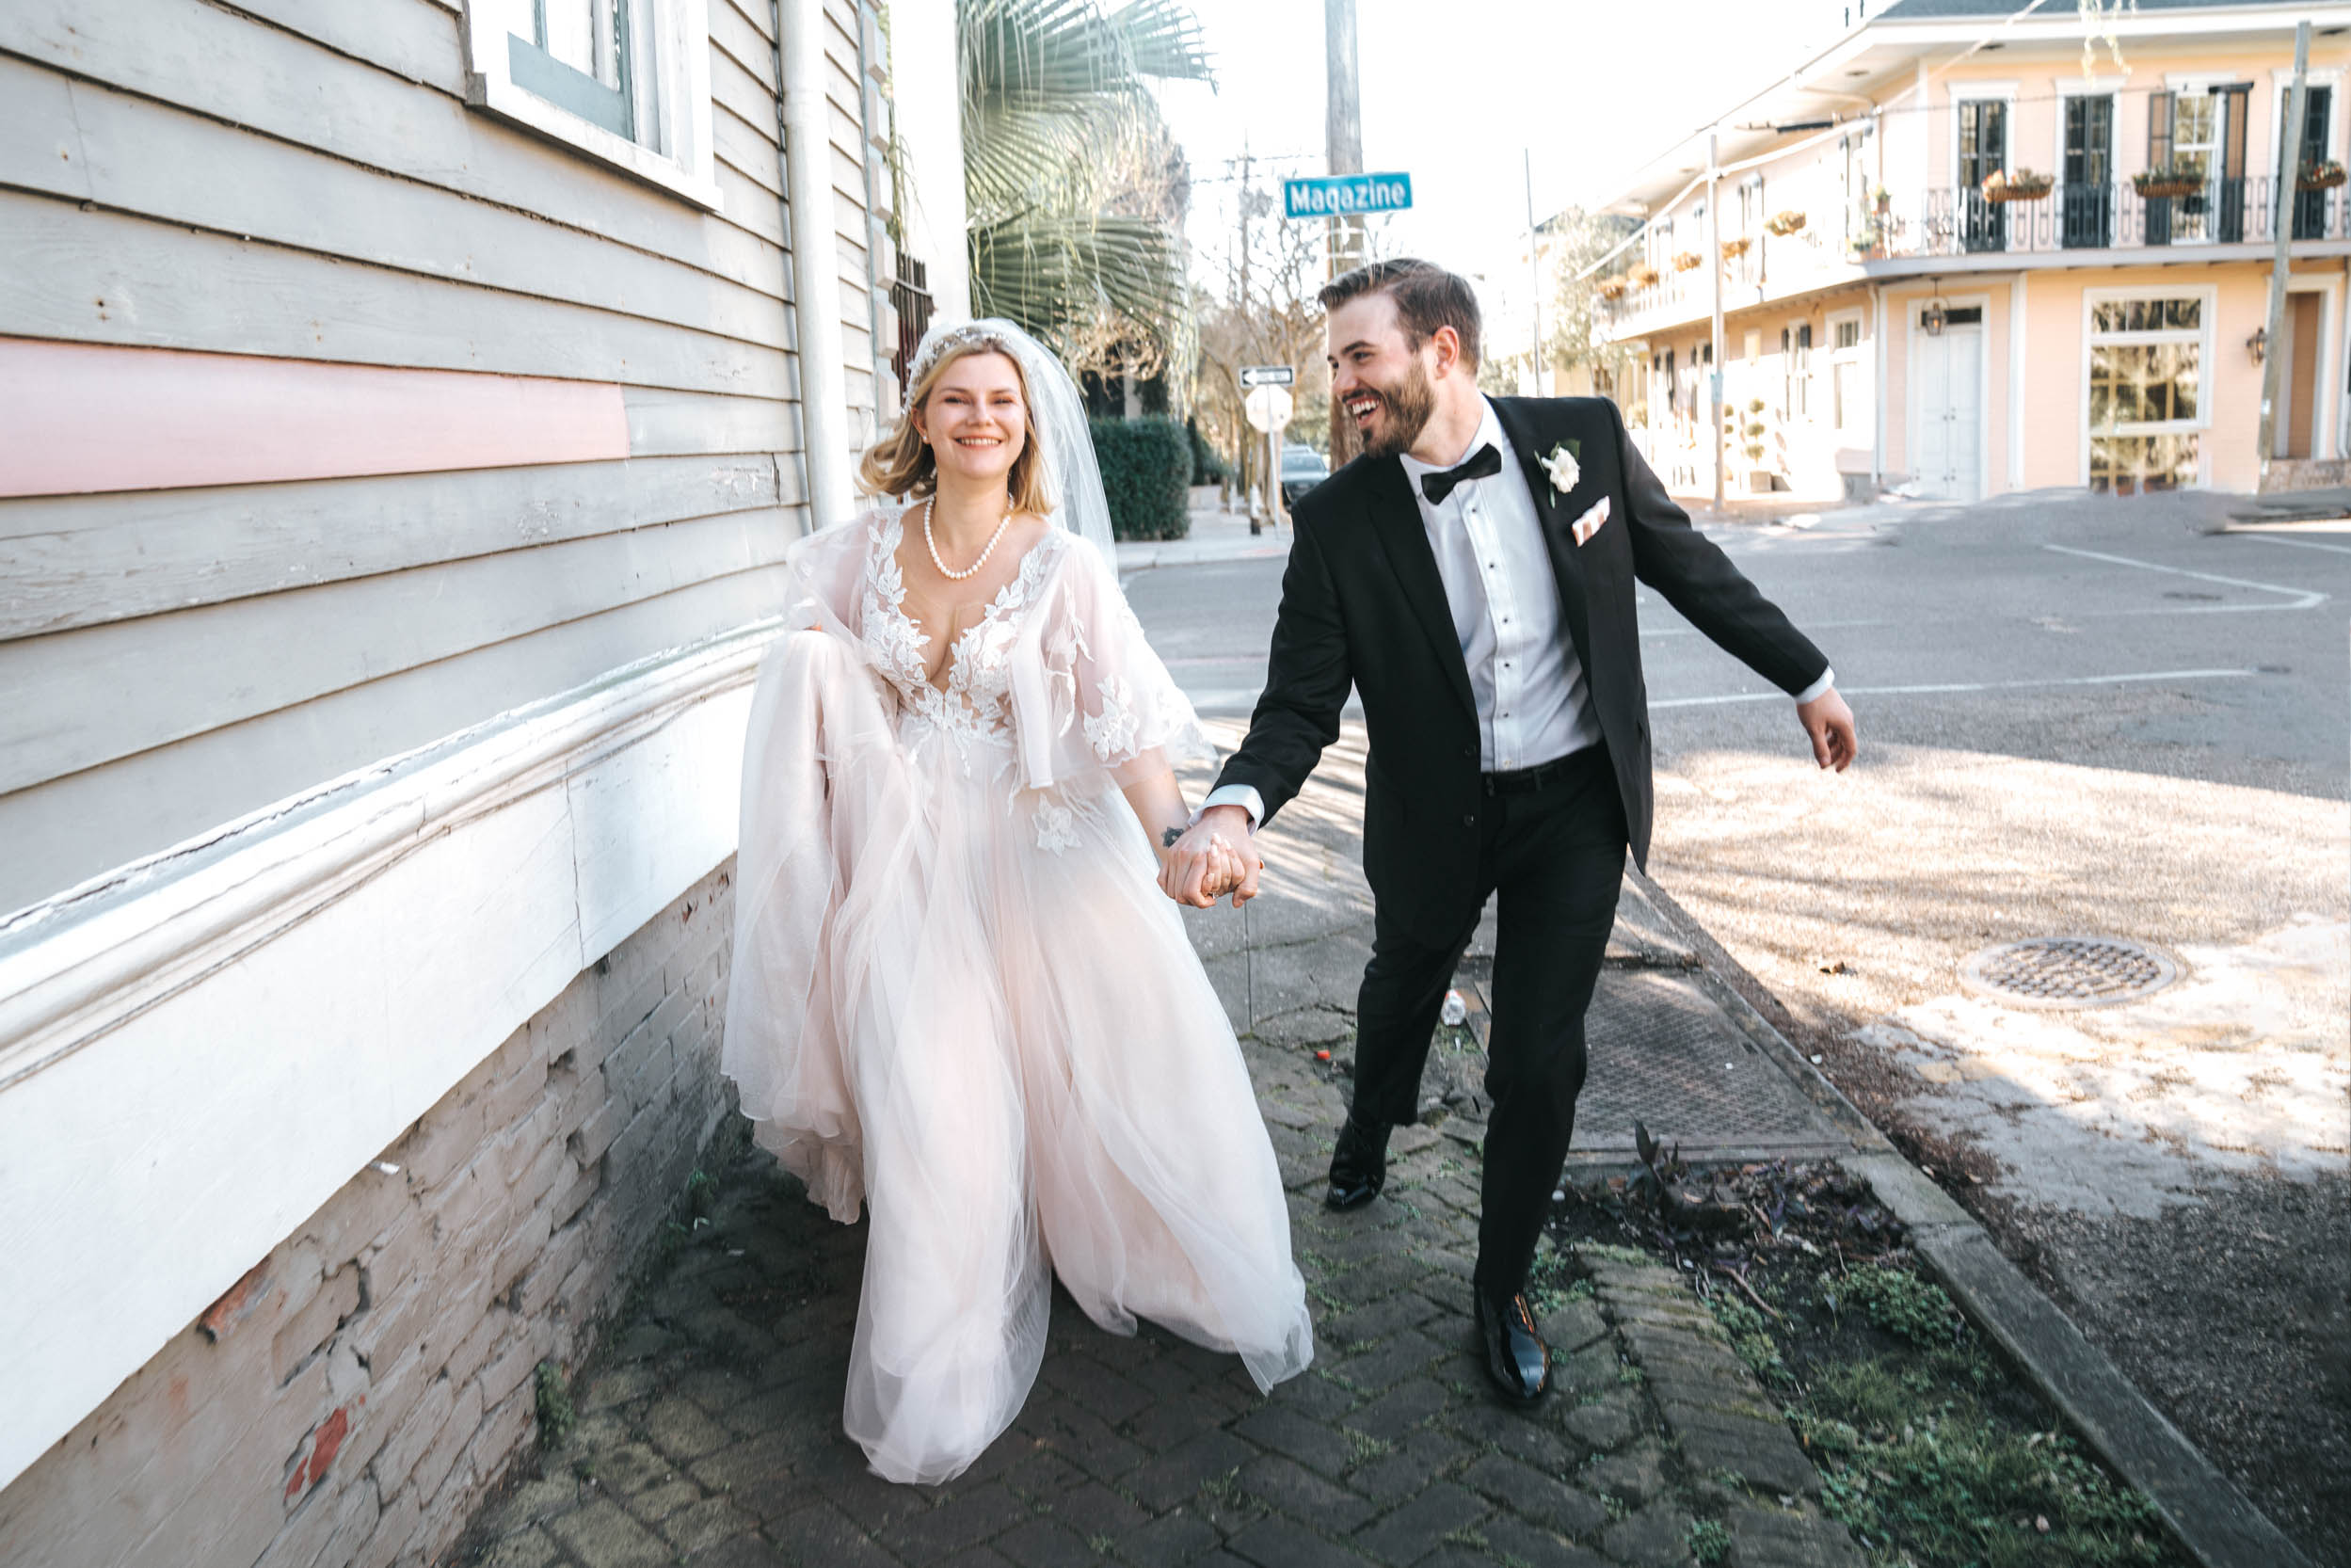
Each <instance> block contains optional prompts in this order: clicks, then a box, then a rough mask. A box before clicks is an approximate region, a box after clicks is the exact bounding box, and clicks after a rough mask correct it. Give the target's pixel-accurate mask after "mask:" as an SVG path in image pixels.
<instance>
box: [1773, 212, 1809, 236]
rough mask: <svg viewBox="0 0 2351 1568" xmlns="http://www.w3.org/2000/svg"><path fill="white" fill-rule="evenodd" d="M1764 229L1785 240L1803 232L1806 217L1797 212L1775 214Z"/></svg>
mask: <svg viewBox="0 0 2351 1568" xmlns="http://www.w3.org/2000/svg"><path fill="white" fill-rule="evenodd" d="M1764 228H1765V229H1766V230H1767V232H1770V233H1773V234H1777V235H1778V236H1779V237H1780V238H1782V239H1785V238H1787V237H1788V236H1789V235H1790V234H1799V233H1801V232H1803V231H1804V215H1803V214H1802V213H1797V212H1786V213H1774V214H1772V215H1771V221H1770V222H1768V223H1767V224H1765V225H1764Z"/></svg>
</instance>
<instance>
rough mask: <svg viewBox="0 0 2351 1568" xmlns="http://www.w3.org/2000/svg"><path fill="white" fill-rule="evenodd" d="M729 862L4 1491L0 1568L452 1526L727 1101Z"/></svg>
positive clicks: (377, 1550) (181, 1560)
mask: <svg viewBox="0 0 2351 1568" xmlns="http://www.w3.org/2000/svg"><path fill="white" fill-rule="evenodd" d="M732 873H733V863H732V862H731V861H729V862H728V864H727V865H726V866H723V867H721V868H720V869H719V870H718V871H716V872H712V874H711V875H709V876H708V877H705V878H704V879H703V880H702V881H701V882H700V883H699V884H698V885H696V887H695V888H692V889H691V890H689V891H688V892H687V893H686V894H685V895H684V896H683V897H682V898H680V899H679V900H678V902H677V903H675V904H671V905H670V906H669V907H668V908H667V909H665V910H664V911H663V912H662V913H661V914H660V915H658V916H656V917H655V918H654V919H653V920H650V921H648V923H647V924H646V925H645V926H644V927H643V928H642V929H640V930H639V931H637V932H636V933H635V934H634V935H633V936H630V937H629V939H628V940H627V941H625V942H623V943H621V944H620V946H619V947H617V948H616V949H615V950H614V951H613V952H612V953H611V954H610V955H609V956H608V957H606V958H604V959H603V960H601V961H600V962H599V963H598V964H597V965H595V966H594V967H593V968H590V969H588V970H586V971H584V972H583V973H582V974H581V975H580V976H579V977H578V978H577V979H576V980H574V981H573V982H572V984H570V985H569V986H568V987H567V988H566V989H565V991H564V993H563V994H562V995H561V996H559V997H557V998H556V999H555V1000H554V1001H552V1002H551V1003H550V1004H549V1005H548V1006H547V1007H546V1008H545V1009H543V1010H542V1011H541V1012H540V1013H539V1014H538V1016H536V1017H534V1018H532V1019H531V1020H530V1021H529V1022H528V1023H527V1024H525V1025H523V1027H521V1028H520V1029H518V1030H517V1031H515V1032H514V1034H513V1035H512V1036H511V1037H510V1038H509V1039H507V1040H506V1041H505V1043H504V1045H502V1046H500V1047H499V1048H498V1049H497V1050H496V1051H494V1052H492V1053H491V1054H490V1056H489V1058H488V1060H487V1061H485V1062H484V1063H482V1064H481V1065H480V1066H478V1067H477V1068H475V1069H474V1070H473V1072H472V1074H470V1075H469V1076H468V1077H467V1078H466V1080H465V1081H464V1082H462V1083H460V1084H458V1085H457V1086H456V1088H455V1089H452V1090H451V1091H450V1092H449V1093H448V1095H447V1096H444V1097H443V1098H442V1099H441V1101H440V1104H438V1105H436V1106H434V1107H433V1108H432V1110H431V1111H429V1112H426V1113H425V1114H424V1116H423V1117H422V1118H421V1119H420V1120H418V1122H417V1123H416V1124H415V1125H414V1126H413V1127H411V1128H408V1131H407V1132H406V1133H405V1134H403V1135H402V1136H401V1138H400V1139H399V1140H398V1141H397V1142H396V1143H394V1144H392V1147H390V1148H388V1149H386V1150H384V1151H383V1154H382V1155H381V1157H380V1160H379V1161H378V1162H376V1163H371V1164H368V1165H365V1166H363V1167H362V1168H361V1169H360V1171H359V1172H358V1174H356V1175H355V1176H352V1178H351V1179H350V1181H349V1182H348V1183H346V1184H345V1185H344V1188H343V1190H342V1191H341V1192H337V1193H336V1194H335V1195H334V1196H333V1197H332V1198H330V1199H328V1201H327V1203H326V1204H325V1206H324V1207H322V1208H320V1209H319V1210H318V1212H317V1213H315V1214H313V1215H312V1216H311V1218H310V1219H309V1221H307V1222H306V1223H305V1224H302V1225H301V1226H300V1227H299V1228H298V1229H297V1230H296V1232H295V1234H294V1235H292V1236H291V1237H289V1238H287V1239H286V1240H284V1241H283V1242H281V1243H280V1244H279V1246H278V1247H277V1248H275V1249H274V1250H273V1251H272V1252H271V1253H270V1254H269V1256H267V1257H264V1258H263V1259H262V1260H261V1261H260V1262H258V1263H256V1264H255V1265H254V1267H253V1269H252V1271H251V1272H249V1273H248V1274H247V1275H246V1276H245V1278H244V1279H242V1280H240V1281H239V1282H238V1283H237V1284H236V1286H235V1287H234V1288H232V1289H231V1290H230V1291H229V1292H228V1293H227V1294H225V1295H223V1296H222V1297H221V1298H220V1300H219V1301H217V1302H216V1303H215V1304H213V1305H212V1306H211V1307H209V1308H207V1309H206V1310H205V1311H204V1312H203V1313H202V1314H201V1315H200V1317H199V1318H198V1319H197V1320H196V1321H195V1322H193V1323H191V1324H189V1325H188V1327H187V1328H186V1329H185V1330H184V1331H183V1332H182V1333H181V1334H180V1335H178V1336H176V1337H175V1338H173V1339H172V1341H171V1342H170V1343H169V1344H168V1345H166V1346H165V1347H164V1348H163V1350H162V1351H161V1352H158V1353H157V1354H156V1356H155V1357H154V1359H153V1360H152V1361H150V1362H149V1363H148V1364H147V1365H146V1366H145V1367H144V1368H140V1369H139V1370H138V1371H137V1372H136V1373H134V1374H133V1375H132V1376H131V1377H130V1378H129V1379H127V1380H126V1381H125V1382H124V1383H123V1384H122V1385H121V1386H120V1388H118V1389H116V1390H115V1392H114V1394H113V1395H112V1396H111V1397H110V1398H109V1399H108V1400H106V1401H105V1403H104V1404H103V1405H101V1406H100V1407H99V1408H98V1409H97V1410H95V1411H93V1412H92V1413H91V1414H90V1415H89V1416H88V1417H87V1418H86V1419H84V1420H83V1421H82V1423H81V1424H80V1425H79V1426H77V1427H76V1428H75V1429H74V1430H73V1431H72V1432H69V1433H68V1434H67V1435H66V1436H65V1437H64V1438H62V1439H60V1440H59V1441H58V1443H57V1444H56V1447H54V1448H51V1449H50V1450H49V1451H48V1452H47V1453H46V1454H44V1455H42V1456H41V1458H40V1461H39V1462H38V1463H37V1464H34V1465H33V1467H32V1468H31V1469H29V1470H27V1471H26V1472H25V1473H24V1475H22V1476H20V1477H19V1478H17V1480H16V1481H15V1482H14V1484H12V1485H10V1486H9V1487H8V1489H7V1490H6V1491H5V1492H0V1563H5V1564H8V1568H19V1565H24V1568H29V1565H32V1564H44V1565H55V1564H64V1563H72V1564H75V1565H77V1568H96V1565H100V1564H109V1565H111V1564H135V1563H136V1564H154V1565H156V1568H165V1565H171V1568H181V1565H185V1564H189V1563H205V1564H220V1565H231V1564H234V1565H240V1568H242V1565H246V1564H265V1565H267V1568H344V1565H346V1564H348V1565H352V1568H384V1565H387V1564H392V1563H407V1562H429V1561H431V1560H433V1559H434V1558H435V1557H437V1556H438V1555H439V1554H440V1551H441V1550H442V1549H444V1548H445V1547H446V1546H448V1545H449V1544H451V1543H453V1542H454V1541H455V1540H456V1537H457V1535H458V1534H459V1533H460V1532H461V1531H462V1530H463V1528H465V1524H466V1520H467V1517H468V1515H469V1513H470V1512H472V1509H473V1507H474V1505H475V1504H476V1503H477V1502H478V1501H479V1500H480V1499H481V1497H482V1496H483V1494H484V1493H485V1492H486V1491H487V1490H488V1488H489V1487H490V1486H491V1485H492V1483H494V1482H495V1481H496V1480H498V1479H499V1476H500V1475H501V1473H502V1472H503V1471H504V1469H505V1467H506V1465H507V1464H508V1462H509V1461H510V1460H511V1459H513V1458H514V1456H515V1455H516V1454H517V1453H518V1452H519V1451H520V1449H521V1448H523V1446H524V1445H525V1444H526V1443H528V1442H529V1441H530V1439H531V1436H532V1432H533V1429H534V1426H535V1424H536V1387H535V1382H536V1380H535V1378H534V1372H535V1370H536V1368H537V1367H538V1366H539V1364H540V1363H541V1362H548V1361H552V1362H553V1363H555V1364H556V1365H557V1366H558V1367H560V1368H567V1369H568V1368H572V1367H576V1366H577V1365H578V1364H579V1362H580V1361H581V1359H582V1358H583V1357H584V1356H585V1355H586V1354H587V1352H588V1351H589V1350H590V1348H591V1345H592V1342H593V1340H594V1338H595V1336H596V1335H597V1333H598V1331H599V1328H600V1323H601V1321H602V1320H603V1319H604V1318H605V1317H606V1316H607V1315H608V1314H609V1313H610V1312H611V1311H612V1309H613V1308H614V1307H615V1306H616V1305H617V1304H618V1301H619V1296H620V1294H621V1292H622V1291H624V1290H625V1289H626V1288H627V1285H628V1282H629V1279H630V1276H631V1274H632V1272H633V1271H634V1267H635V1265H636V1263H637V1261H638V1259H639V1257H640V1256H641V1255H642V1254H643V1253H644V1252H645V1250H646V1248H647V1247H648V1245H649V1244H650V1243H652V1242H653V1241H654V1240H656V1238H657V1236H658V1234H659V1232H660V1231H661V1228H662V1226H663V1224H664V1221H665V1220H666V1218H667V1217H668V1215H669V1213H670V1212H671V1210H672V1208H673V1207H674V1206H675V1205H676V1204H677V1203H678V1202H679V1201H680V1196H681V1194H682V1192H683V1189H684V1186H685V1183H686V1179H687V1177H688V1176H689V1175H690V1174H691V1172H692V1171H693V1169H694V1165H695V1161H696V1158H697V1156H698V1155H699V1153H700V1151H701V1150H702V1148H703V1146H704V1145H705V1144H706V1143H707V1142H708V1141H709V1140H710V1139H711V1137H712V1133H713V1132H714V1130H716V1129H717V1128H720V1126H721V1125H722V1122H723V1120H724V1118H725V1116H726V1112H727V1110H728V1105H729V1104H730V1098H729V1096H728V1093H727V1090H726V1088H725V1086H724V1083H723V1081H722V1080H721V1079H720V1077H719V1073H718V1048H719V1031H720V1026H721V1020H722V1018H723V1017H724V1016H725V1004H726V986H727V964H728V941H729V935H730V932H731V930H732V926H733V904H734V901H733V894H732V887H731V878H732ZM415 984H432V977H431V976H429V975H418V976H416V977H415ZM286 1114H287V1115H288V1116H289V1117H293V1116H298V1115H300V1114H301V1108H300V1107H298V1106H288V1107H286ZM253 1153H254V1158H256V1159H262V1160H265V1159H267V1158H268V1151H267V1150H265V1149H257V1150H255V1151H253ZM389 1167H397V1169H390V1168H389ZM89 1243H90V1244H91V1245H92V1246H104V1245H105V1244H106V1241H105V1238H104V1237H91V1238H90V1239H89ZM121 1263H122V1272H121V1282H122V1288H124V1289H130V1290H135V1289H137V1288H139V1279H138V1260H137V1259H136V1258H135V1257H125V1258H123V1259H122V1260H121ZM60 1309H70V1308H69V1307H68V1306H67V1304H60Z"/></svg>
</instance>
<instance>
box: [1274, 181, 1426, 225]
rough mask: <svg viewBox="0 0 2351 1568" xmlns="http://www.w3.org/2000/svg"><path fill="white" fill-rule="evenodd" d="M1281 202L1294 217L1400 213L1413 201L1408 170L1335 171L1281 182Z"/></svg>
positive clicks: (1411, 184)
mask: <svg viewBox="0 0 2351 1568" xmlns="http://www.w3.org/2000/svg"><path fill="white" fill-rule="evenodd" d="M1282 204H1283V207H1284V208H1285V209H1286V211H1287V214H1288V216H1291V217H1346V216H1351V215H1353V214H1358V213H1400V212H1402V211H1403V210H1404V209H1405V208H1407V207H1409V206H1411V205H1412V204H1413V177H1412V176H1411V175H1409V174H1333V175H1330V176H1327V177H1322V178H1316V179H1308V180H1285V181H1283V182H1282Z"/></svg>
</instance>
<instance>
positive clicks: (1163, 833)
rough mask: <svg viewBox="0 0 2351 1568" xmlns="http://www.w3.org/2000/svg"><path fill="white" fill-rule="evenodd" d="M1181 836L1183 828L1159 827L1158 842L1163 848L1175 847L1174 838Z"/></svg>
mask: <svg viewBox="0 0 2351 1568" xmlns="http://www.w3.org/2000/svg"><path fill="white" fill-rule="evenodd" d="M1183 836H1184V830H1183V829H1182V828H1180V827H1165V828H1161V829H1160V845H1161V846H1162V847H1163V848H1167V849H1174V848H1175V847H1176V840H1178V839H1180V838H1182V837H1183Z"/></svg>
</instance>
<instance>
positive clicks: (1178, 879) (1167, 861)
mask: <svg viewBox="0 0 2351 1568" xmlns="http://www.w3.org/2000/svg"><path fill="white" fill-rule="evenodd" d="M1263 865H1264V861H1263V860H1262V859H1260V858H1259V857H1258V855H1257V852H1256V850H1255V847H1253V846H1252V845H1251V843H1250V841H1249V813H1248V812H1246V811H1243V810H1242V809H1241V808H1239V807H1238V806H1218V807H1213V808H1210V809H1208V810H1207V811H1206V812H1204V813H1202V815H1201V818H1200V820H1199V821H1198V822H1197V823H1195V824H1192V826H1191V828H1190V829H1189V830H1187V831H1186V832H1185V834H1184V836H1183V837H1182V838H1180V839H1177V840H1176V842H1175V845H1174V846H1173V847H1172V848H1170V849H1169V850H1168V852H1167V853H1166V854H1165V855H1163V856H1160V891H1162V892H1164V893H1165V894H1167V896H1168V897H1170V898H1172V899H1174V900H1175V901H1176V903H1178V904H1190V905H1191V907H1193V908H1194V909H1206V908H1208V907H1209V906H1211V905H1212V904H1215V903H1216V901H1217V900H1218V899H1220V898H1222V897H1223V896H1224V895H1225V894H1227V893H1230V894H1231V895H1232V898H1233V907H1234V908H1236V909H1238V908H1239V907H1240V906H1241V905H1242V904H1247V903H1248V902H1249V901H1250V900H1251V899H1253V898H1255V897H1256V896H1257V872H1258V870H1259V869H1260V868H1261V867H1262V866H1263Z"/></svg>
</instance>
